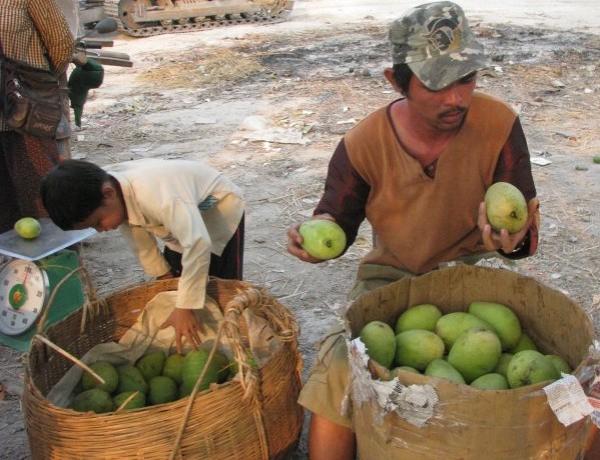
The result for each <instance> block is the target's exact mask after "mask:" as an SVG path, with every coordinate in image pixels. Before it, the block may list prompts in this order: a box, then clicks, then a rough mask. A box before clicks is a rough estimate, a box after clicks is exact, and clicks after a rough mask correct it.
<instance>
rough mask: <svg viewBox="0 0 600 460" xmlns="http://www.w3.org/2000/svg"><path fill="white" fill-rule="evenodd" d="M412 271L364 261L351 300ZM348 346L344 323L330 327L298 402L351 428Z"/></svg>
mask: <svg viewBox="0 0 600 460" xmlns="http://www.w3.org/2000/svg"><path fill="white" fill-rule="evenodd" d="M405 276H411V274H410V273H408V272H406V271H403V270H399V269H397V268H393V267H386V266H382V265H374V264H362V265H361V266H360V267H359V269H358V274H357V280H356V283H355V285H354V287H353V288H352V290H351V291H350V296H349V298H350V300H354V299H356V298H357V297H358V296H360V295H361V294H364V293H365V292H368V291H371V290H373V289H375V288H378V287H380V286H385V285H386V284H389V283H391V282H393V281H397V280H399V279H400V278H403V277H405ZM349 376H350V366H349V363H348V347H347V346H346V337H345V330H344V326H343V325H340V326H337V327H336V328H334V329H332V330H331V331H329V333H328V334H327V335H326V336H325V338H324V339H323V340H322V341H321V344H320V347H319V353H318V355H317V361H316V363H315V365H314V367H313V369H312V371H311V373H310V376H309V378H308V380H307V382H306V383H305V384H304V388H302V391H301V393H300V397H299V398H298V403H299V404H300V405H301V406H303V407H305V408H306V409H308V410H309V411H311V412H312V413H314V414H317V415H320V416H321V417H324V418H326V419H328V420H331V421H332V422H334V423H337V424H338V425H342V426H345V427H347V428H350V429H352V417H351V407H350V406H349V407H348V410H347V411H346V413H344V410H343V407H342V405H343V404H344V398H345V397H346V395H347V394H348V390H349V388H348V385H349V383H350V379H349Z"/></svg>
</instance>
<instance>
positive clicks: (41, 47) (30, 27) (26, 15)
mask: <svg viewBox="0 0 600 460" xmlns="http://www.w3.org/2000/svg"><path fill="white" fill-rule="evenodd" d="M0 44H1V45H2V50H3V53H4V55H5V56H6V57H8V58H10V59H13V60H15V61H20V62H24V63H25V64H28V65H30V66H32V67H36V68H39V69H45V70H50V69H51V70H53V71H54V72H56V73H57V74H61V73H63V72H64V71H65V70H66V69H67V66H68V65H69V62H71V59H72V56H73V46H74V39H73V35H72V34H71V31H70V30H69V25H68V23H67V21H66V19H65V17H64V16H63V13H62V11H61V10H60V8H59V7H58V6H57V4H56V2H55V1H54V0H0ZM6 129H7V127H6V126H5V125H4V122H3V120H2V117H1V116H0V131H5V130H6Z"/></svg>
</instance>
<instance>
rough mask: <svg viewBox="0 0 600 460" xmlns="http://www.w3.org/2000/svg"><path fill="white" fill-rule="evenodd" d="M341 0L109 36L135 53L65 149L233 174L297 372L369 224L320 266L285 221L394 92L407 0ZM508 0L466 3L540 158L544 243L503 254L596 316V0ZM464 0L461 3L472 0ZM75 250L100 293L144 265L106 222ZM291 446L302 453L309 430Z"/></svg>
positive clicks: (9, 418) (6, 434) (4, 357)
mask: <svg viewBox="0 0 600 460" xmlns="http://www.w3.org/2000/svg"><path fill="white" fill-rule="evenodd" d="M338 3H340V2H338ZM350 3H351V4H352V5H349V11H348V15H347V18H348V19H347V20H346V16H344V15H343V14H342V13H341V12H340V8H337V9H336V8H334V7H332V5H333V2H329V1H326V0H313V1H310V0H305V1H299V2H298V8H297V9H296V10H294V13H293V15H292V18H291V19H290V21H289V22H286V23H282V24H277V25H270V26H260V27H252V26H239V27H231V28H228V30H227V31H207V32H197V33H191V34H179V35H171V36H161V37H152V38H147V39H131V38H128V37H122V36H120V37H118V38H117V42H116V47H115V50H117V51H124V52H128V53H130V54H131V56H132V59H133V60H134V62H135V66H134V67H133V68H132V69H123V68H107V74H106V77H105V84H104V85H103V86H102V87H101V88H100V89H98V90H95V91H93V92H91V94H90V97H89V102H88V104H87V105H86V107H85V113H84V119H83V125H84V126H83V128H82V129H81V130H78V131H76V133H75V134H74V138H73V156H74V157H75V158H86V159H88V160H91V161H94V162H98V163H100V164H109V163H114V162H119V161H124V160H129V159H138V158H150V157H151V158H185V159H203V160H206V161H208V162H209V163H210V164H212V165H213V166H215V167H217V168H219V169H221V170H222V171H224V173H225V174H226V175H227V176H228V177H230V178H231V179H232V180H233V181H235V182H236V183H237V184H238V185H239V186H241V187H242V189H243V190H244V193H245V196H246V200H247V214H246V255H245V267H244V268H245V277H246V279H247V280H249V281H251V282H253V283H256V284H258V285H260V286H264V287H266V288H268V289H269V291H270V292H271V293H272V295H273V296H276V297H277V298H279V300H280V301H281V302H282V303H284V304H285V305H286V306H288V307H289V308H290V309H291V310H292V311H293V312H294V314H295V315H296V317H297V320H298V322H299V324H300V327H301V336H300V348H301V351H302V354H303V356H304V358H305V376H306V374H307V371H308V370H309V369H310V368H311V366H312V363H313V360H314V356H315V350H316V349H315V344H316V342H317V341H318V339H319V338H320V337H321V336H322V335H323V334H324V333H325V332H326V331H327V330H328V329H329V328H330V327H331V326H332V325H333V324H334V323H336V321H338V320H337V314H338V313H339V311H340V310H342V309H343V307H344V306H345V304H346V300H345V296H346V293H347V291H348V290H349V288H350V286H351V284H352V282H353V278H354V273H355V269H356V266H357V263H358V261H359V259H360V258H361V256H362V255H364V254H365V252H366V251H367V250H368V249H369V247H370V244H371V240H370V229H369V228H368V225H367V224H364V225H363V226H362V227H361V232H360V236H359V238H358V239H357V241H356V243H355V244H354V246H352V247H351V248H350V249H349V251H348V252H347V253H346V254H345V255H344V256H343V257H341V258H340V259H338V260H334V261H330V262H326V263H323V264H320V265H315V266H313V265H310V264H305V263H302V262H300V261H298V260H296V259H294V258H292V257H291V256H289V255H288V254H287V253H286V250H285V244H286V229H287V227H288V226H290V225H291V224H292V223H296V222H301V221H302V220H304V219H306V218H307V217H308V216H310V215H311V213H312V209H313V208H314V206H315V205H316V203H317V201H318V200H319V197H320V194H321V192H322V188H323V180H324V177H325V174H326V169H327V163H328V160H329V158H330V156H331V154H332V152H333V149H334V148H335V146H336V144H337V142H338V141H339V139H340V138H341V136H342V135H343V134H344V133H345V132H346V131H347V130H348V129H349V128H350V127H351V126H353V124H354V123H356V122H357V121H358V120H360V119H361V118H363V117H364V116H365V115H367V114H368V113H369V112H371V111H373V110H374V109H376V108H379V107H380V106H382V105H384V104H387V103H389V102H390V101H392V100H393V99H394V98H395V95H394V93H393V92H392V90H391V88H390V87H388V85H387V83H386V82H385V80H384V79H383V76H382V70H383V68H385V67H386V66H388V65H389V50H388V46H387V43H386V28H387V24H388V23H389V19H390V18H393V17H394V16H397V15H398V14H399V13H400V11H401V10H403V9H404V7H402V8H400V9H397V8H396V9H393V8H391V6H392V3H391V2H389V1H382V2H373V4H375V3H380V4H381V5H380V6H381V8H379V9H377V8H375V7H373V9H372V10H369V9H368V8H367V7H363V8H362V9H359V8H358V7H357V5H359V4H360V2H349V4H350ZM365 3H369V2H363V3H362V4H363V5H364V4H365ZM396 3H397V2H396ZM504 3H505V4H512V3H515V5H514V9H512V10H511V9H505V10H503V15H502V16H499V15H495V14H494V11H498V9H497V8H498V7H491V6H490V7H486V8H487V9H486V10H483V9H479V10H478V9H476V7H475V6H473V7H472V9H473V14H470V16H471V18H472V19H471V23H472V24H473V25H474V26H475V30H476V32H477V35H478V36H479V37H480V39H481V40H482V41H483V42H484V44H485V45H486V49H487V50H488V51H489V53H490V55H491V57H492V61H493V64H494V66H493V67H492V68H491V69H490V70H488V71H485V72H482V74H481V76H480V77H479V80H478V86H479V88H480V89H481V90H483V91H486V92H489V93H491V94H494V95H496V96H499V97H501V98H503V99H505V100H507V101H508V102H510V103H511V104H512V105H513V107H515V109H516V110H517V111H518V112H519V113H520V116H521V120H522V123H523V126H524V129H525V133H526V135H527V139H528V142H529V148H530V151H531V153H532V158H534V159H535V160H540V159H541V160H549V161H550V162H551V163H550V164H548V165H546V166H539V165H536V164H534V165H533V166H532V167H533V174H534V178H535V181H536V186H537V190H538V196H539V198H540V201H541V209H542V215H543V221H542V229H541V237H542V240H541V244H540V248H539V251H538V253H537V254H536V256H535V257H532V258H529V259H526V260H523V261H520V262H518V263H516V264H513V265H511V267H510V268H511V269H514V270H517V271H519V272H521V273H523V274H527V275H530V276H533V277H535V278H537V279H539V280H540V281H542V282H543V283H545V284H547V285H550V286H553V287H555V288H557V289H559V290H561V291H563V292H565V293H567V294H568V295H569V296H571V297H572V298H574V299H576V300H577V301H578V302H580V304H581V306H582V307H583V308H584V309H585V310H586V311H587V312H588V313H589V314H590V315H591V317H592V319H593V320H594V323H595V324H596V325H598V324H599V322H600V284H599V278H600V164H594V163H593V161H592V159H593V157H594V156H596V155H600V136H598V134H599V131H598V126H600V97H599V94H600V77H599V76H598V75H599V73H600V64H599V62H600V35H599V34H600V23H599V21H598V19H597V18H595V19H589V18H587V17H586V15H585V14H581V9H585V7H586V6H588V5H589V6H590V7H591V2H586V1H582V2H576V3H577V4H578V5H579V8H577V7H574V8H573V7H572V8H571V9H568V8H567V7H566V6H565V3H566V2H556V1H554V2H545V3H547V4H548V8H547V9H544V10H543V11H544V13H537V12H528V11H525V9H524V8H522V7H520V6H518V5H517V3H518V2H511V1H508V2H504ZM521 3H525V2H521ZM543 3H544V2H543ZM403 4H406V5H409V4H408V3H407V2H403ZM464 4H465V7H466V10H467V13H468V14H469V5H470V4H475V2H464ZM491 4H493V5H495V4H496V2H492V3H491ZM350 6H356V8H354V9H351V8H350ZM509 6H510V5H509ZM494 8H496V10H494ZM553 8H554V9H553ZM567 10H568V11H567ZM336 11H337V14H336ZM507 11H509V12H512V13H514V14H513V15H512V16H511V15H510V14H508V13H507ZM573 11H575V13H578V14H575V13H573ZM327 14H329V15H330V16H327ZM565 14H575V16H577V17H576V18H575V17H574V19H573V22H572V24H571V25H569V24H566V23H565V22H564V21H562V22H561V21H559V20H557V19H556V18H557V16H560V15H565ZM319 15H321V16H319ZM340 15H341V16H340ZM561 17H563V16H561ZM559 19H560V18H559ZM563 19H564V17H563ZM594 20H595V21H596V22H594ZM83 259H84V260H85V263H86V265H87V267H88V268H89V269H90V271H91V272H92V274H93V278H94V282H95V284H96V286H97V288H98V289H99V291H100V293H102V294H106V293H109V292H112V291H114V290H117V289H120V288H122V287H124V286H129V285H131V284H134V283H139V282H142V281H144V280H145V279H147V278H145V276H144V274H143V272H142V270H141V269H140V268H139V266H138V265H137V262H136V261H135V259H134V257H133V256H132V254H131V253H130V252H129V251H128V250H127V248H126V246H125V244H124V243H123V242H122V241H121V239H120V238H118V235H117V234H114V233H113V234H99V235H96V236H94V237H92V238H90V239H89V240H88V242H87V243H86V245H85V247H84V250H83ZM496 262H498V260H496ZM23 359H24V356H22V355H20V354H19V353H17V352H14V351H12V350H9V349H7V348H2V347H0V383H2V384H3V385H4V389H5V395H4V400H2V401H0V433H1V434H0V458H2V459H11V460H13V459H14V460H16V459H26V458H29V453H28V447H27V437H26V433H25V429H24V422H23V419H22V414H21V412H20V408H19V396H20V394H21V393H22V388H23V387H22V378H23V366H22V363H23ZM1 398H2V396H1V393H0V399H1ZM293 458H298V459H300V458H306V446H305V436H303V439H302V442H301V443H300V446H299V447H298V449H297V452H296V453H295V454H294V455H293Z"/></svg>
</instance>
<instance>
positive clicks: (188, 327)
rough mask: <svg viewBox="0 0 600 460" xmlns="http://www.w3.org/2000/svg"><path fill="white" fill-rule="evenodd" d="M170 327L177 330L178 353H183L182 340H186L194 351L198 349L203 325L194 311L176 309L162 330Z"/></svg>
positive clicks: (176, 343)
mask: <svg viewBox="0 0 600 460" xmlns="http://www.w3.org/2000/svg"><path fill="white" fill-rule="evenodd" d="M169 326H173V327H174V328H175V345H176V347H177V353H179V354H181V353H182V348H183V347H182V344H183V340H182V338H186V339H187V340H188V341H189V342H190V343H191V344H192V346H193V347H194V349H197V348H198V346H199V345H200V342H201V341H200V334H199V332H200V330H201V329H202V324H201V323H200V322H199V321H198V319H197V318H196V315H195V314H194V310H188V309H186V308H175V309H174V310H173V313H171V314H170V315H169V317H168V318H167V320H166V321H165V322H164V323H163V325H162V326H161V327H160V328H161V329H165V328H167V327H169Z"/></svg>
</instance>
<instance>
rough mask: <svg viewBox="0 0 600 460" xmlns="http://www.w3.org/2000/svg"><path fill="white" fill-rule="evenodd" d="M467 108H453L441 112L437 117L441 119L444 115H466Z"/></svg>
mask: <svg viewBox="0 0 600 460" xmlns="http://www.w3.org/2000/svg"><path fill="white" fill-rule="evenodd" d="M466 111H467V108H466V107H453V108H451V109H448V110H444V111H443V112H441V113H440V114H439V115H438V117H440V118H442V117H445V116H446V115H456V114H459V113H460V114H463V113H466Z"/></svg>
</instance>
